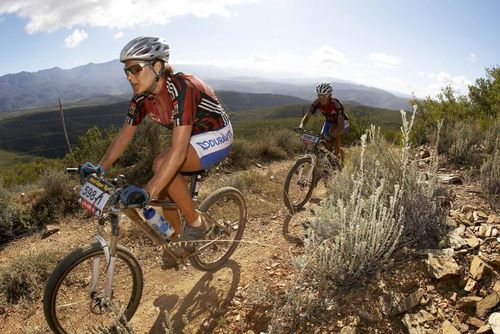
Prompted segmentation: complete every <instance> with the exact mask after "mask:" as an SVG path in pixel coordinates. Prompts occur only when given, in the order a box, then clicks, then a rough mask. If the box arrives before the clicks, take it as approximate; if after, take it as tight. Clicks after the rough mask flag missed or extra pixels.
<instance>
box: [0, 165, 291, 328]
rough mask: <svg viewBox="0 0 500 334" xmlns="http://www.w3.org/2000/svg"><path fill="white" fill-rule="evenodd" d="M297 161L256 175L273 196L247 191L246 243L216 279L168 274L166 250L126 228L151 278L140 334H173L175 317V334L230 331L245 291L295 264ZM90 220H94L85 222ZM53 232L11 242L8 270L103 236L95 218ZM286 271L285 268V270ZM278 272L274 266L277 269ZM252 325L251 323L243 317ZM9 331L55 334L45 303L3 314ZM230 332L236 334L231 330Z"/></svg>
mask: <svg viewBox="0 0 500 334" xmlns="http://www.w3.org/2000/svg"><path fill="white" fill-rule="evenodd" d="M291 164H292V162H291V161H287V162H280V163H274V164H272V165H268V166H259V167H255V169H253V172H254V173H260V174H262V175H263V176H264V177H265V178H267V179H268V180H269V183H268V185H267V186H268V187H269V190H268V191H262V192H260V193H258V194H256V193H254V192H244V195H245V197H246V200H247V206H248V214H249V219H248V222H247V227H246V230H245V234H244V242H242V243H241V244H240V246H239V247H238V249H237V250H236V252H235V254H233V256H232V258H231V259H230V260H229V261H228V262H227V263H226V265H225V266H224V267H223V268H222V269H220V270H219V271H217V272H215V273H205V272H200V271H198V270H196V269H194V268H192V267H191V266H188V267H184V268H182V269H180V270H179V271H175V270H173V269H170V270H162V269H161V268H160V263H161V252H160V251H159V250H157V249H156V248H155V247H153V246H151V245H150V244H149V242H148V241H147V240H146V239H144V238H143V237H142V236H141V235H139V233H141V232H139V231H138V230H135V229H134V228H133V227H132V226H131V224H130V223H126V224H124V225H123V230H124V232H123V236H124V238H123V239H122V243H123V244H124V245H126V246H127V247H129V248H130V249H131V250H132V252H133V253H134V255H135V256H136V257H137V258H138V260H139V263H140V264H141V267H142V270H143V274H144V280H145V282H144V291H143V296H142V299H141V303H140V306H139V308H138V310H137V312H136V314H135V315H134V317H133V319H132V321H131V324H132V327H133V328H134V330H135V332H136V333H165V330H164V329H163V326H162V324H163V323H164V322H165V319H166V314H165V312H168V314H170V317H171V321H172V324H173V327H174V330H175V333H212V332H220V333H224V332H226V331H225V330H224V329H223V328H224V326H225V318H226V317H227V316H228V315H227V314H226V311H227V310H228V307H229V306H230V305H233V306H234V303H235V301H234V298H235V296H237V295H238V294H239V293H241V291H242V290H243V287H244V288H248V287H250V286H257V287H258V286H259V285H263V284H265V283H264V280H265V278H266V277H267V276H269V273H268V271H269V269H266V268H270V266H272V265H273V266H276V264H275V263H276V262H277V261H279V262H281V261H283V262H287V260H288V258H289V257H290V254H291V252H293V250H294V248H296V247H297V246H296V245H295V244H294V243H290V242H288V241H287V240H285V238H284V237H283V233H282V232H283V223H284V221H285V220H286V217H287V214H286V209H285V207H284V205H283V204H282V200H281V189H282V185H283V182H284V178H285V176H286V173H287V170H288V169H289V168H290V166H291ZM82 220H85V221H86V222H85V223H83V224H82ZM50 228H59V229H60V230H59V231H58V232H57V233H54V234H53V235H51V236H50V237H48V238H46V239H41V238H40V236H39V235H33V236H29V237H26V238H23V239H21V240H17V241H15V242H13V243H11V244H9V245H8V246H7V247H6V248H5V249H3V250H2V251H1V257H0V265H5V263H7V262H8V261H9V260H10V259H13V258H16V257H18V256H20V255H22V254H28V253H30V252H31V253H33V252H39V251H42V250H52V249H60V250H61V251H63V252H64V253H68V252H69V249H73V248H76V247H78V246H81V245H86V244H89V243H90V242H92V241H93V237H94V235H95V223H94V222H93V221H92V219H89V218H81V219H75V220H72V221H70V222H65V223H64V224H59V225H54V226H51V227H50ZM280 266H281V264H280ZM273 268H274V267H273ZM240 320H241V321H245V319H240ZM0 332H1V333H16V334H17V333H49V332H50V331H49V330H48V327H47V326H46V324H45V320H44V317H43V308H42V301H41V298H40V299H38V300H36V301H35V302H33V303H26V302H24V303H20V304H18V305H16V306H15V307H13V308H12V309H8V310H7V312H6V314H4V315H3V316H2V321H1V324H0ZM228 333H229V331H228Z"/></svg>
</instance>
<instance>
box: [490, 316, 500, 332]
mask: <svg viewBox="0 0 500 334" xmlns="http://www.w3.org/2000/svg"><path fill="white" fill-rule="evenodd" d="M488 324H489V325H490V326H491V330H492V331H493V333H494V334H500V312H495V313H492V314H491V315H490V317H489V318H488Z"/></svg>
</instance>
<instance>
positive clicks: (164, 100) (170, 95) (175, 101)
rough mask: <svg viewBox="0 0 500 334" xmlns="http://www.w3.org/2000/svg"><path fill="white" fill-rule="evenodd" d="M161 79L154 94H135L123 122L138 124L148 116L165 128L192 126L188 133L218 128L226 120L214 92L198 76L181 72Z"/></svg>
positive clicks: (226, 122) (225, 122)
mask: <svg viewBox="0 0 500 334" xmlns="http://www.w3.org/2000/svg"><path fill="white" fill-rule="evenodd" d="M165 79H166V80H165V82H166V84H165V85H164V86H163V87H161V90H160V92H159V94H158V95H153V94H139V95H136V96H134V97H133V98H132V101H130V106H129V111H128V114H127V118H126V120H125V123H127V124H130V125H139V124H140V123H141V122H142V120H143V119H144V118H145V117H146V115H148V116H149V117H150V118H151V119H152V120H153V121H155V122H157V123H159V124H161V125H163V126H165V127H168V128H172V127H174V126H181V125H193V132H192V135H196V134H199V133H204V132H209V131H214V130H217V129H221V128H223V127H224V126H226V125H227V124H229V123H230V121H229V116H228V115H227V114H226V112H225V111H224V109H223V108H222V105H221V104H220V102H219V100H218V99H217V97H216V96H215V93H214V91H213V90H212V89H211V88H210V87H209V86H208V85H207V84H206V83H204V82H203V81H202V80H201V79H199V78H197V77H195V76H194V75H191V74H185V73H176V74H174V75H173V76H168V77H165Z"/></svg>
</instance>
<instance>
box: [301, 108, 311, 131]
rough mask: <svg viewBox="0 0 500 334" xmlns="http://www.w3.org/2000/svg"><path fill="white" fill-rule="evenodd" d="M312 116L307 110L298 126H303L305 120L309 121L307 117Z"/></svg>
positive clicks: (305, 122)
mask: <svg viewBox="0 0 500 334" xmlns="http://www.w3.org/2000/svg"><path fill="white" fill-rule="evenodd" d="M311 116H312V114H311V112H310V111H308V112H307V113H306V114H305V115H304V117H302V120H301V121H300V125H299V128H303V127H304V126H306V124H307V122H308V121H309V118H310V117H311Z"/></svg>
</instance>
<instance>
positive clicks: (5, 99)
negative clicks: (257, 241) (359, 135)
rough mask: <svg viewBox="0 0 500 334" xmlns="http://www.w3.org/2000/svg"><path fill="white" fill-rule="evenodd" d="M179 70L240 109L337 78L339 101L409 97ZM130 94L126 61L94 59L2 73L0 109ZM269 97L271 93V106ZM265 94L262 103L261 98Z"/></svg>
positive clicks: (387, 101) (308, 96) (380, 103)
mask: <svg viewBox="0 0 500 334" xmlns="http://www.w3.org/2000/svg"><path fill="white" fill-rule="evenodd" d="M175 69H176V71H181V72H188V73H193V74H195V75H196V76H198V77H200V78H202V79H203V80H204V81H206V82H207V83H208V84H209V85H210V86H212V88H213V89H214V90H216V91H231V92H233V93H232V94H228V92H226V94H224V95H226V97H224V98H223V97H222V96H221V100H222V101H223V102H224V103H225V104H226V105H228V106H229V105H232V106H235V107H236V108H243V107H245V105H248V107H255V106H256V105H262V106H264V107H265V106H270V105H276V103H278V102H280V101H281V102H282V103H303V102H304V101H311V100H312V99H314V97H315V93H314V86H315V84H316V83H317V82H318V81H333V82H334V96H335V97H337V98H339V99H340V100H341V101H350V102H351V103H353V102H354V103H358V104H362V105H366V106H371V107H376V108H385V109H393V110H399V109H409V104H408V101H409V99H410V97H409V96H408V97H406V96H405V97H402V96H397V95H395V94H393V93H391V92H388V91H385V90H382V89H378V88H374V87H368V86H364V85H360V84H356V83H351V82H344V81H339V80H335V79H332V78H316V79H314V78H310V79H304V78H292V79H270V78H263V77H251V76H242V75H241V72H237V71H231V70H228V69H226V68H220V67H216V66H211V65H187V64H180V65H177V66H175ZM249 93H255V94H258V98H259V101H258V102H257V101H256V99H257V95H252V94H249ZM245 94H246V95H245ZM131 95H132V91H131V88H130V85H129V83H128V82H127V80H126V78H125V75H124V74H123V64H121V63H120V62H119V61H118V60H113V61H110V62H106V63H100V64H94V63H90V64H87V65H83V66H78V67H75V68H72V69H61V68H58V67H54V68H51V69H46V70H41V71H38V72H19V73H15V74H6V75H3V76H1V77H0V112H5V111H14V110H25V109H31V108H48V107H54V106H56V105H57V104H58V99H59V98H60V99H61V100H62V101H63V103H64V104H65V105H66V104H73V105H98V104H106V103H114V102H120V101H127V100H129V99H130V98H131ZM277 95H278V97H277ZM266 96H268V102H267V104H266V101H265V99H266ZM279 96H282V97H281V98H280V97H279ZM227 98H233V99H234V100H231V101H227V100H225V99H227ZM262 98H263V99H264V100H263V101H261V100H260V99H262ZM250 99H253V101H250ZM276 99H277V100H279V101H277V100H276ZM245 101H247V102H245ZM271 101H272V102H271Z"/></svg>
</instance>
